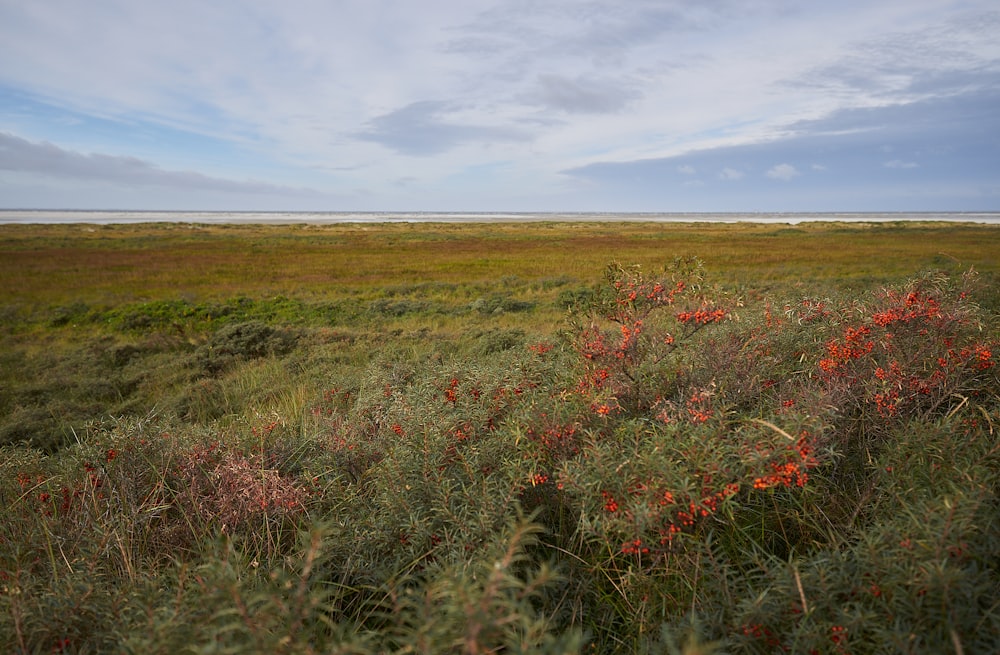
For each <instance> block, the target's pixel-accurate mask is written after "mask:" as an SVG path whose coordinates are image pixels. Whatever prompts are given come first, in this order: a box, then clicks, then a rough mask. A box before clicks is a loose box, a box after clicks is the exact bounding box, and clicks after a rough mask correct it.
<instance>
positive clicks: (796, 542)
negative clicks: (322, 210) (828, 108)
mask: <svg viewBox="0 0 1000 655" xmlns="http://www.w3.org/2000/svg"><path fill="white" fill-rule="evenodd" d="M0 255H2V256H0V279H2V280H3V281H4V284H3V285H2V290H0V316H2V318H3V320H2V321H0V374H2V378H0V379H2V380H3V382H2V384H0V507H3V508H4V509H3V512H4V520H3V521H2V522H0V605H2V611H0V643H5V644H8V645H9V648H10V649H11V651H12V652H15V653H39V652H46V653H50V652H67V653H77V652H81V653H82V652H129V653H132V652H137V653H138V652H141V653H143V654H144V655H151V654H154V653H164V654H167V653H170V654H173V653H188V652H190V653H224V652H238V653H257V652H259V653H359V654H360V653H476V654H479V653H494V652H504V653H516V652H522V653H677V652H681V653H690V654H692V655H693V654H694V653H713V652H714V653H777V652H788V653H887V652H901V653H929V652H956V653H991V652H996V651H997V649H998V648H1000V593H998V590H1000V570H998V566H1000V498H998V497H997V495H998V490H1000V435H998V430H1000V366H998V365H997V364H998V358H1000V355H998V353H1000V322H998V315H1000V284H998V273H1000V230H998V229H997V228H996V227H993V226H984V225H972V224H943V223H902V222H901V223H877V224H861V223H858V224H855V223H807V224H801V225H797V226H790V225H759V224H750V223H745V224H744V223H737V224H725V225H723V224H708V223H705V224H696V223H691V224H652V223H649V224H647V223H538V224H517V225H514V224H457V225H451V224H430V225H428V224H385V225H328V226H315V225H286V226H266V225H244V226H232V225H229V226H221V225H214V226H208V225H185V224H142V225H112V226H100V225H49V226H42V225H30V226H27V225H5V226H0Z"/></svg>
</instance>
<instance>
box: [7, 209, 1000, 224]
mask: <svg viewBox="0 0 1000 655" xmlns="http://www.w3.org/2000/svg"><path fill="white" fill-rule="evenodd" d="M546 221H558V222H573V221H576V222H650V223H698V222H712V223H740V222H746V223H775V224H780V223H785V224H797V223H805V222H852V223H856V222H864V223H867V222H895V221H906V222H960V223H985V224H1000V211H998V212H279V211H273V212H272V211H129V210H67V209H0V224H8V225H9V224H67V223H70V224H71V223H92V224H126V223H210V224H246V223H257V224H296V223H305V224H335V223H532V222H546Z"/></svg>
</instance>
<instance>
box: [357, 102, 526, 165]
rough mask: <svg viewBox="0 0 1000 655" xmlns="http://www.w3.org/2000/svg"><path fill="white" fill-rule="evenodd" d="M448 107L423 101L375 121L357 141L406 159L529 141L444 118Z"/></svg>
mask: <svg viewBox="0 0 1000 655" xmlns="http://www.w3.org/2000/svg"><path fill="white" fill-rule="evenodd" d="M448 111H449V105H448V104H447V103H444V102H437V101H423V102H415V103H412V104H409V105H407V106H405V107H402V108H400V109H397V110H395V111H392V112H389V113H388V114H383V115H381V116H377V117H375V118H374V119H372V121H371V124H370V127H369V129H367V130H364V131H361V132H358V133H356V134H355V136H356V137H357V138H358V139H363V140H366V141H373V142H375V143H378V144H380V145H383V146H385V147H387V148H390V149H391V150H394V151H396V152H398V153H401V154H405V155H415V156H430V155H437V154H440V153H443V152H446V151H448V150H451V149H452V148H455V147H458V146H460V145H462V144H465V143H471V142H484V141H485V142H491V141H523V140H526V139H528V138H529V136H528V134H527V133H526V132H524V131H522V130H518V129H514V128H510V127H504V126H499V127H493V126H487V125H468V124H463V123H459V122H453V121H449V120H447V119H446V118H445V116H446V115H447V113H448Z"/></svg>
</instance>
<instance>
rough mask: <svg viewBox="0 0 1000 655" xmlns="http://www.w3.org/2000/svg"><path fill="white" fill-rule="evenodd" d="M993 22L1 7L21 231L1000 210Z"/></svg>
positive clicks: (7, 118) (385, 3)
mask: <svg viewBox="0 0 1000 655" xmlns="http://www.w3.org/2000/svg"><path fill="white" fill-rule="evenodd" d="M998 34H1000V5H997V3H996V1H995V0H969V1H954V2H948V1H943V0H878V1H872V0H840V1H839V2H836V3H834V2H815V1H812V0H803V1H795V0H770V1H765V0H421V1H420V2H415V1H413V0H273V1H271V0H171V2H153V1H145V0H88V1H87V2H80V1H79V0H44V1H38V2H26V1H24V0H0V208H47V209H136V210H143V209H147V210H213V211H241V210H242V211H482V212H508V211H526V212H534V211H557V212H558V211H566V212H570V211H572V212H581V211H582V212H590V211H593V212H730V211H731V212H804V211H879V212H882V211H901V212H914V211H997V210H1000V38H998V37H997V35H998Z"/></svg>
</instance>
